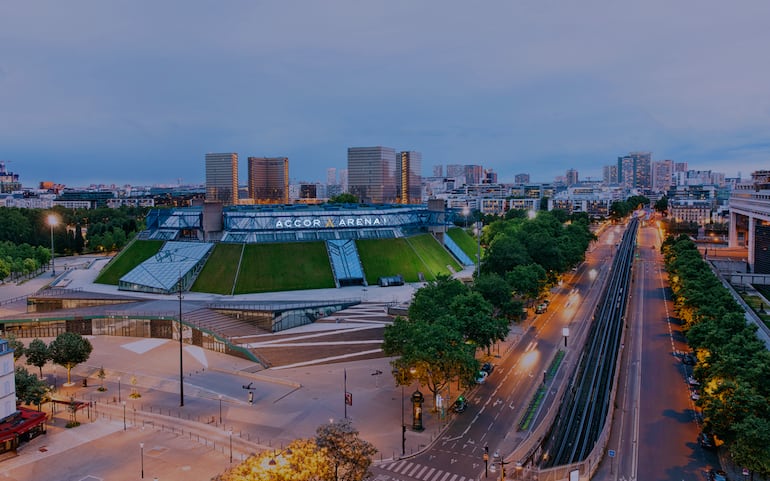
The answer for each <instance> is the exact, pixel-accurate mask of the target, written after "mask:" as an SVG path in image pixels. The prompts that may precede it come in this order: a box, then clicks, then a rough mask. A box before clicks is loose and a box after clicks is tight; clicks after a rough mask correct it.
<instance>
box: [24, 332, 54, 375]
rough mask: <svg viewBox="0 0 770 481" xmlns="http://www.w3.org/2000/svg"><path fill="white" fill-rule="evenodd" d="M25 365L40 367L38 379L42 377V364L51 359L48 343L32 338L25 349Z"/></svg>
mask: <svg viewBox="0 0 770 481" xmlns="http://www.w3.org/2000/svg"><path fill="white" fill-rule="evenodd" d="M26 354H27V365H31V366H36V367H37V368H38V369H40V379H42V378H43V366H45V365H46V363H48V361H50V360H51V353H50V351H49V350H48V345H46V343H45V342H44V341H42V340H41V339H37V338H35V339H33V340H32V342H30V343H29V346H28V347H27V349H26Z"/></svg>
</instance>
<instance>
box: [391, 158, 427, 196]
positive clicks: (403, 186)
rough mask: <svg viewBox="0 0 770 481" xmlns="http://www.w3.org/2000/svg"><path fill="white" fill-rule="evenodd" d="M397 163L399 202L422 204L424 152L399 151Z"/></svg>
mask: <svg viewBox="0 0 770 481" xmlns="http://www.w3.org/2000/svg"><path fill="white" fill-rule="evenodd" d="M397 163H398V168H397V169H396V173H397V176H398V177H397V178H398V203H399V204H422V175H421V170H422V154H421V153H419V152H413V151H407V152H399V153H398V162H397Z"/></svg>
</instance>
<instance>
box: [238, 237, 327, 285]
mask: <svg viewBox="0 0 770 481" xmlns="http://www.w3.org/2000/svg"><path fill="white" fill-rule="evenodd" d="M328 287H335V286H334V275H333V274H332V268H331V265H330V264H329V257H328V255H327V253H326V245H325V244H324V243H323V242H296V243H294V242H292V243H286V244H247V245H246V250H245V252H244V253H243V261H242V264H241V270H240V273H239V274H238V279H236V281H235V294H249V293H252V292H272V291H291V290H297V289H320V288H328Z"/></svg>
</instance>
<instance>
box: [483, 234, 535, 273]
mask: <svg viewBox="0 0 770 481" xmlns="http://www.w3.org/2000/svg"><path fill="white" fill-rule="evenodd" d="M531 262H532V258H531V257H530V254H529V252H528V250H527V247H526V245H525V244H523V243H522V242H521V241H520V240H519V239H517V238H515V237H513V236H509V235H506V234H502V235H498V236H496V237H495V239H494V240H493V241H492V242H491V243H490V244H489V247H488V248H487V249H486V251H485V256H484V262H482V264H481V266H482V267H481V272H482V273H485V272H486V273H496V274H499V275H501V276H504V275H505V274H506V273H507V272H509V271H511V270H513V269H514V268H515V267H516V266H519V265H522V264H529V263H531Z"/></svg>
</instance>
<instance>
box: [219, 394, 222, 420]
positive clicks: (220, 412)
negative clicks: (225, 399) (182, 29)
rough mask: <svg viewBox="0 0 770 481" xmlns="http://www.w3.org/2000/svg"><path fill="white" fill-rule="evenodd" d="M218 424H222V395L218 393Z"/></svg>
mask: <svg viewBox="0 0 770 481" xmlns="http://www.w3.org/2000/svg"><path fill="white" fill-rule="evenodd" d="M219 424H222V395H221V394H220V395H219Z"/></svg>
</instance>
